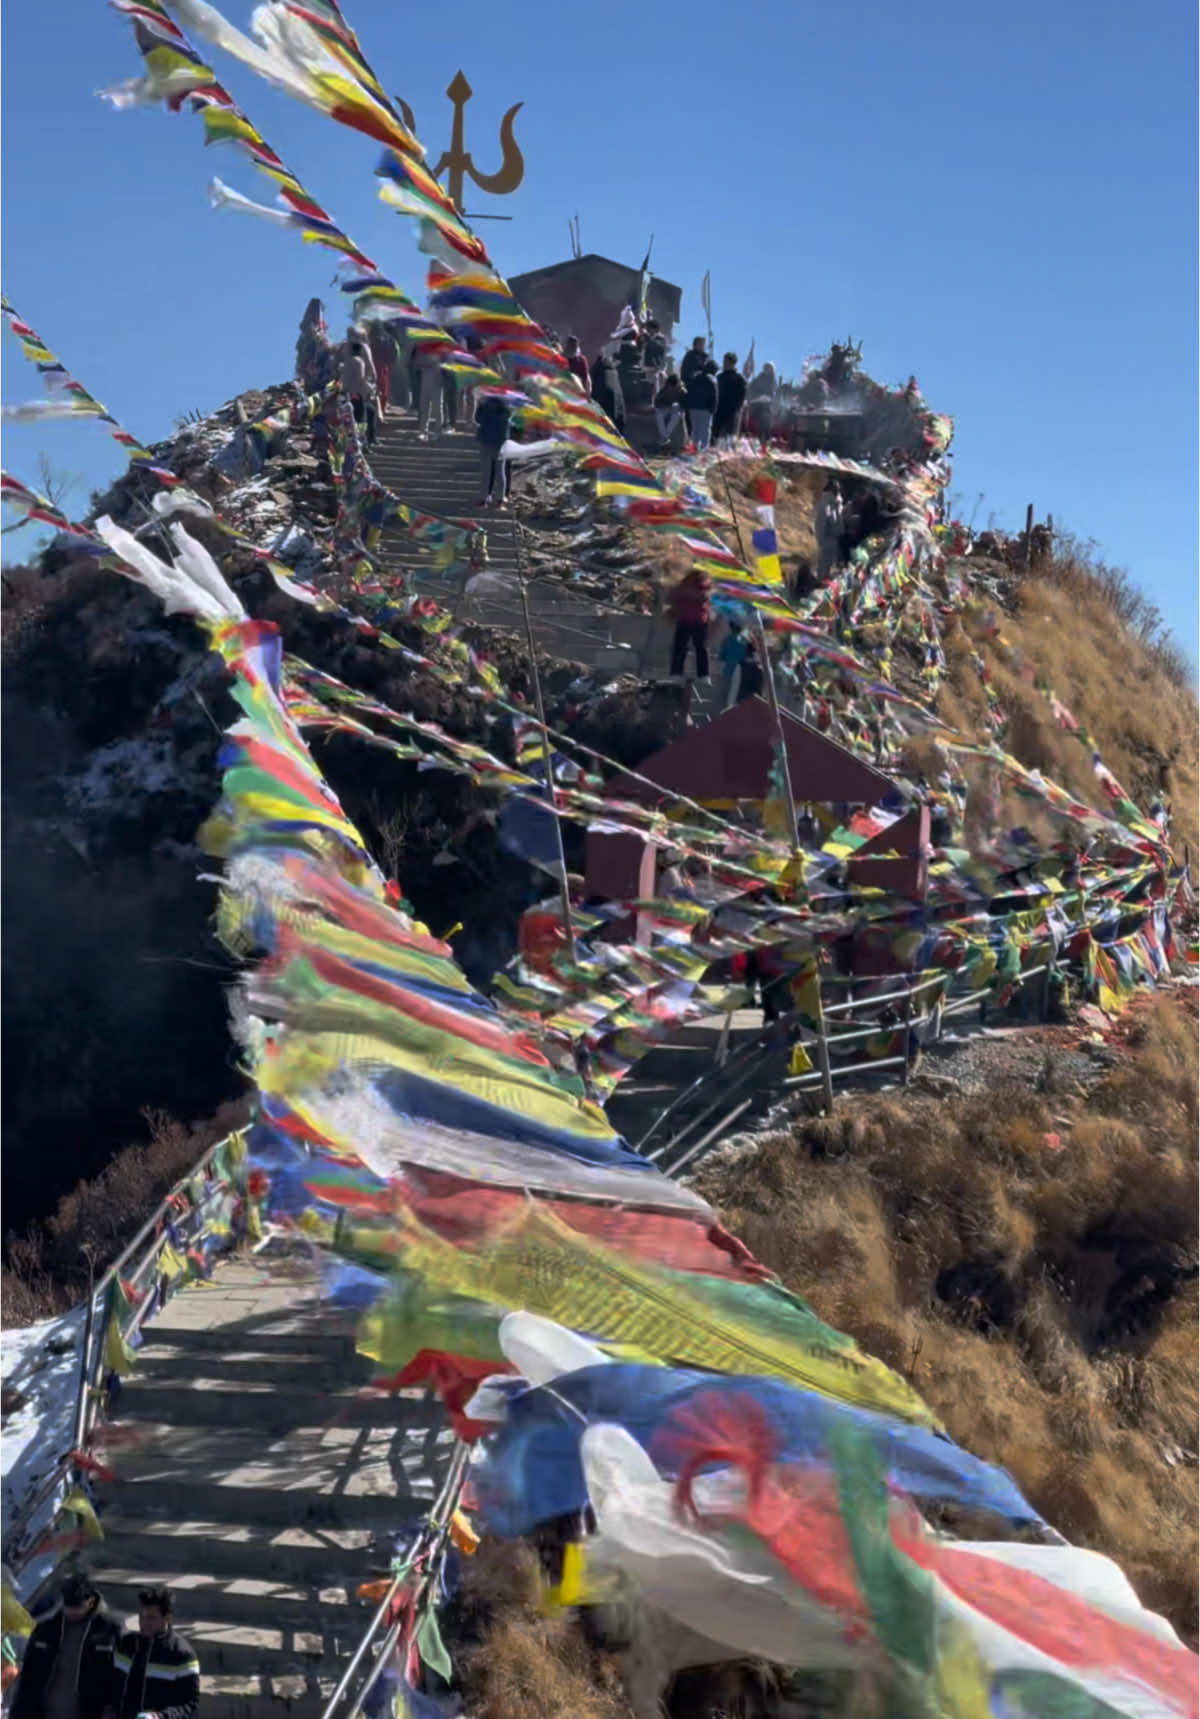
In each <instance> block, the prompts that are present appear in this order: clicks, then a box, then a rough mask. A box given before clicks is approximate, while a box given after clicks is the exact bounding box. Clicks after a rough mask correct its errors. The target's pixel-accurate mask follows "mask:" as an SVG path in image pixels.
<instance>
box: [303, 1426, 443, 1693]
mask: <svg viewBox="0 0 1200 1719" xmlns="http://www.w3.org/2000/svg"><path fill="white" fill-rule="evenodd" d="M468 1454H469V1452H468V1447H467V1446H466V1445H465V1444H463V1443H462V1442H461V1441H460V1442H459V1444H458V1445H457V1448H456V1449H455V1452H454V1457H453V1459H452V1461H451V1463H450V1468H449V1472H448V1473H447V1475H446V1479H445V1482H444V1484H443V1486H442V1490H441V1492H440V1493H439V1494H438V1496H437V1499H436V1500H435V1502H434V1505H433V1507H432V1509H431V1510H430V1512H429V1515H428V1516H427V1517H426V1519H425V1527H424V1529H423V1531H422V1534H421V1537H420V1538H419V1539H418V1541H417V1544H416V1546H415V1547H414V1548H413V1553H412V1556H411V1557H410V1558H409V1560H408V1562H407V1563H406V1564H405V1565H404V1567H403V1568H402V1569H400V1570H398V1571H397V1572H396V1574H395V1575H394V1576H393V1577H392V1580H391V1582H390V1583H389V1584H388V1587H387V1590H386V1591H385V1593H384V1594H383V1596H382V1598H381V1599H380V1601H379V1604H378V1605H377V1606H376V1608H375V1611H374V1613H373V1614H372V1617H371V1621H370V1623H369V1624H368V1625H367V1627H366V1630H365V1631H364V1633H363V1636H362V1639H361V1641H360V1642H359V1644H358V1646H357V1648H356V1649H355V1651H354V1655H353V1657H352V1658H351V1660H350V1662H349V1664H348V1665H347V1666H346V1669H345V1671H343V1673H342V1675H341V1677H340V1678H339V1680H338V1685H337V1688H336V1689H335V1690H334V1692H333V1694H332V1695H331V1696H330V1697H329V1700H328V1701H327V1702H326V1703H325V1706H324V1707H323V1708H322V1710H321V1719H333V1716H334V1714H335V1713H336V1712H337V1710H338V1708H339V1706H340V1705H341V1702H342V1701H343V1699H344V1698H345V1695H346V1692H347V1691H348V1690H349V1688H350V1685H351V1684H352V1683H353V1681H354V1678H355V1675H356V1674H357V1672H358V1669H359V1667H360V1666H361V1665H362V1663H363V1661H364V1660H365V1659H366V1657H367V1655H368V1654H369V1653H370V1651H371V1648H372V1647H373V1646H374V1645H375V1642H376V1641H377V1640H378V1639H379V1635H380V1631H381V1630H382V1628H383V1626H384V1625H385V1624H387V1625H388V1628H387V1633H386V1635H385V1636H384V1638H383V1642H382V1645H381V1647H380V1651H379V1652H378V1654H377V1655H376V1656H375V1663H374V1665H373V1666H372V1667H371V1670H370V1672H369V1673H368V1675H367V1678H366V1681H365V1682H364V1683H363V1685H362V1687H361V1688H360V1689H359V1691H358V1693H357V1695H356V1696H355V1697H354V1703H353V1705H352V1706H351V1708H350V1710H349V1712H348V1713H347V1715H346V1719H355V1715H356V1714H357V1713H358V1712H359V1711H360V1710H361V1708H362V1705H363V1702H364V1701H365V1700H366V1699H367V1696H368V1695H369V1694H370V1693H371V1691H372V1689H374V1687H375V1685H376V1683H378V1681H379V1679H380V1677H381V1676H382V1675H383V1672H384V1670H385V1669H386V1666H387V1662H388V1658H389V1655H390V1654H391V1653H393V1652H394V1651H395V1647H396V1644H397V1642H398V1640H399V1637H400V1630H401V1628H402V1621H401V1622H396V1623H392V1622H390V1614H391V1610H392V1607H393V1605H394V1604H395V1602H396V1598H397V1596H398V1595H399V1593H400V1591H401V1589H402V1588H403V1586H404V1584H405V1582H406V1581H407V1580H408V1578H409V1576H410V1574H411V1572H412V1567H413V1564H414V1563H415V1561H416V1559H417V1557H418V1556H419V1555H420V1554H421V1553H422V1552H423V1551H425V1550H427V1551H428V1559H427V1564H426V1569H425V1571H424V1573H423V1574H422V1577H421V1580H420V1582H419V1583H418V1585H417V1589H416V1592H415V1593H414V1595H413V1603H414V1607H415V1606H416V1605H417V1604H419V1602H420V1600H421V1599H422V1598H423V1596H424V1594H425V1591H426V1589H427V1587H428V1585H429V1580H430V1576H431V1573H432V1571H433V1568H434V1565H435V1563H436V1561H437V1558H438V1555H439V1553H440V1552H441V1550H442V1548H443V1547H444V1546H445V1543H446V1537H447V1535H448V1534H449V1532H450V1522H451V1518H452V1517H453V1515H454V1511H455V1509H456V1507H457V1503H458V1495H459V1493H460V1492H461V1490H462V1485H463V1481H464V1480H465V1479H466V1470H467V1456H468ZM426 1535H428V1536H429V1544H428V1548H426V1547H425V1546H424V1545H423V1543H422V1542H423V1541H424V1538H425V1536H426Z"/></svg>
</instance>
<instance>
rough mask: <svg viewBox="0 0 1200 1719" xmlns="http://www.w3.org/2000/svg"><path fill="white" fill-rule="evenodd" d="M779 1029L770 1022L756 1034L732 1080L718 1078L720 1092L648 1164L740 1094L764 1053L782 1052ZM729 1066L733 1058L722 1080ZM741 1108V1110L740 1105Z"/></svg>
mask: <svg viewBox="0 0 1200 1719" xmlns="http://www.w3.org/2000/svg"><path fill="white" fill-rule="evenodd" d="M780 1025H781V1022H773V1023H772V1025H771V1027H768V1028H767V1029H766V1030H765V1031H764V1032H763V1033H762V1034H760V1036H759V1037H758V1038H757V1039H755V1040H754V1041H753V1043H752V1044H751V1045H750V1046H749V1047H747V1048H748V1050H749V1052H750V1054H749V1055H746V1056H744V1057H742V1058H741V1059H740V1062H739V1066H738V1069H737V1072H736V1074H735V1077H734V1078H733V1079H732V1080H730V1079H727V1078H722V1081H721V1084H720V1088H719V1090H718V1091H717V1092H715V1093H714V1094H713V1097H712V1099H711V1101H710V1102H709V1103H708V1104H706V1105H705V1106H704V1108H703V1109H701V1110H700V1111H699V1112H698V1113H697V1114H696V1115H695V1116H692V1117H689V1118H688V1120H687V1121H686V1122H685V1123H684V1124H683V1126H682V1127H681V1128H680V1129H679V1131H678V1133H676V1134H673V1135H672V1136H671V1138H670V1139H669V1140H668V1141H667V1142H666V1144H665V1145H663V1146H658V1147H656V1148H655V1150H654V1151H653V1152H649V1153H647V1154H646V1156H647V1157H648V1158H649V1160H650V1162H651V1163H652V1164H654V1163H657V1162H658V1161H659V1160H660V1159H661V1158H663V1157H665V1156H666V1154H667V1153H668V1152H670V1151H671V1150H672V1148H673V1147H678V1146H679V1145H680V1144H681V1143H682V1142H683V1141H684V1140H686V1139H687V1137H688V1135H689V1134H693V1133H694V1132H695V1131H696V1129H697V1128H699V1127H702V1126H703V1125H704V1124H705V1123H706V1122H707V1121H708V1120H709V1119H710V1118H711V1117H712V1115H713V1114H714V1112H716V1111H717V1110H720V1109H721V1108H722V1106H724V1105H726V1104H728V1102H729V1100H730V1099H732V1098H733V1096H734V1095H735V1094H736V1093H738V1092H740V1091H741V1089H742V1088H743V1087H744V1086H745V1084H746V1082H747V1081H748V1080H750V1079H751V1078H752V1077H753V1076H754V1075H755V1074H757V1073H758V1071H759V1068H760V1066H761V1064H762V1063H763V1062H764V1061H765V1060H766V1057H767V1053H768V1052H769V1051H771V1050H772V1049H780V1048H782V1045H783V1040H782V1039H781V1037H780V1033H779V1030H778V1029H779V1027H780ZM733 1063H734V1058H733V1057H730V1059H729V1061H728V1062H727V1063H726V1064H725V1066H724V1068H723V1069H721V1071H720V1073H721V1075H722V1077H726V1076H728V1074H729V1070H730V1068H731V1067H732V1066H733ZM694 1084H695V1083H694V1082H693V1085H694ZM741 1108H742V1109H744V1108H745V1106H744V1105H743V1106H742V1107H741ZM666 1114H667V1112H666V1111H664V1112H663V1115H664V1116H665V1115H666Z"/></svg>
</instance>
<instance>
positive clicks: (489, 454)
mask: <svg viewBox="0 0 1200 1719" xmlns="http://www.w3.org/2000/svg"><path fill="white" fill-rule="evenodd" d="M511 427H512V413H511V411H510V410H509V405H508V401H507V400H502V399H500V397H499V396H498V395H495V394H485V395H484V396H483V398H482V399H481V400H480V402H479V405H478V406H477V407H476V410H475V440H476V441H477V442H478V443H479V486H480V489H481V490H482V492H483V493H482V495H481V496H480V498H479V502H480V506H481V507H487V506H489V505H490V503H491V499H492V491H493V490H494V489H496V488H499V491H500V494H499V496H498V497H497V502H498V505H499V506H500V507H503V506H504V504H505V503H506V502H507V500H508V486H509V470H508V461H507V460H504V459H501V457H500V450H501V448H502V447H503V446H504V444H505V442H506V441H507V440H508V437H509V431H510V429H511ZM497 479H499V484H497Z"/></svg>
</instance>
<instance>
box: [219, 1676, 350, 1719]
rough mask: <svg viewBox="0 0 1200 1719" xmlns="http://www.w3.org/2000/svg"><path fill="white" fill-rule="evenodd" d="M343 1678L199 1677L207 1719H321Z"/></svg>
mask: <svg viewBox="0 0 1200 1719" xmlns="http://www.w3.org/2000/svg"><path fill="white" fill-rule="evenodd" d="M339 1675H340V1663H339V1664H338V1665H335V1666H332V1667H330V1668H329V1670H327V1671H323V1670H322V1669H321V1668H320V1667H319V1666H318V1667H316V1668H315V1669H308V1670H306V1671H303V1672H282V1673H279V1674H275V1673H272V1672H268V1671H263V1672H253V1671H247V1672H218V1673H216V1675H215V1676H205V1675H203V1673H202V1674H201V1678H200V1699H201V1711H202V1712H203V1714H204V1719H285V1716H286V1719H321V1714H322V1713H323V1712H324V1710H325V1704H326V1702H327V1701H328V1700H329V1698H330V1696H331V1695H332V1694H333V1692H334V1689H335V1688H336V1686H337V1680H338V1676H339Z"/></svg>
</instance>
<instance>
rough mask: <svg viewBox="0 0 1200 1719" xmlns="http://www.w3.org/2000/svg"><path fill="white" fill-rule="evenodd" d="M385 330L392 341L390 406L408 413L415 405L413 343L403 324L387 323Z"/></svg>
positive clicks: (389, 382)
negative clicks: (412, 375)
mask: <svg viewBox="0 0 1200 1719" xmlns="http://www.w3.org/2000/svg"><path fill="white" fill-rule="evenodd" d="M383 326H384V328H385V329H386V331H387V333H388V334H389V335H390V336H391V341H392V370H391V375H390V377H389V378H388V405H389V406H391V405H392V404H395V405H396V406H397V407H399V409H400V410H401V411H402V412H407V411H409V410H410V409H411V407H412V404H413V392H412V377H411V368H412V351H411V346H412V342H411V341H410V340H409V338H408V330H407V329H406V328H405V326H404V324H403V323H402V322H399V321H396V322H386V323H384V325H383Z"/></svg>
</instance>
